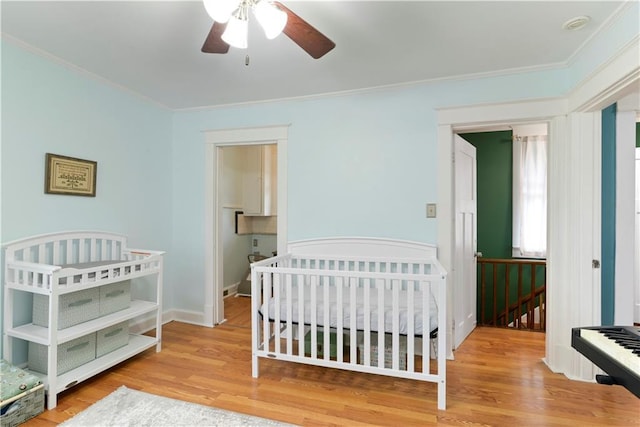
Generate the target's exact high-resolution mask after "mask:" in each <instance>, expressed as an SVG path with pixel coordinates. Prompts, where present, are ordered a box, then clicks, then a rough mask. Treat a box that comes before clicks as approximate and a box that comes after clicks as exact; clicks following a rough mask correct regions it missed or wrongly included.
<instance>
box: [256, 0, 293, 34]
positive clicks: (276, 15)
mask: <svg viewBox="0 0 640 427" xmlns="http://www.w3.org/2000/svg"><path fill="white" fill-rule="evenodd" d="M253 13H254V15H255V16H256V19H257V20H258V22H259V23H260V25H261V26H262V29H263V30H264V34H265V35H266V37H267V38H268V39H273V38H276V37H277V36H278V35H279V34H280V33H282V30H284V27H285V26H286V25H287V14H286V13H285V12H283V11H282V10H280V8H278V7H277V6H276V5H275V4H273V3H271V2H270V1H268V0H258V2H257V3H255V4H254V5H253Z"/></svg>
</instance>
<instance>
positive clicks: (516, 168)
mask: <svg viewBox="0 0 640 427" xmlns="http://www.w3.org/2000/svg"><path fill="white" fill-rule="evenodd" d="M513 256H514V257H522V258H545V257H546V256H547V136H546V135H538V136H524V137H519V136H515V137H514V145H513Z"/></svg>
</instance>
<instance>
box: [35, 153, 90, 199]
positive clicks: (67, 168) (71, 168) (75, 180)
mask: <svg viewBox="0 0 640 427" xmlns="http://www.w3.org/2000/svg"><path fill="white" fill-rule="evenodd" d="M97 169H98V163H97V162H94V161H92V160H84V159H76V158H75V157H67V156H61V155H59V154H51V153H47V156H46V161H45V175H44V176H45V178H44V179H45V183H44V192H45V193H47V194H66V195H70V196H86V197H95V196H96V176H97Z"/></svg>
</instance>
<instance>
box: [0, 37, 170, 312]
mask: <svg viewBox="0 0 640 427" xmlns="http://www.w3.org/2000/svg"><path fill="white" fill-rule="evenodd" d="M1 47H2V145H1V150H2V156H1V159H2V168H1V172H2V175H1V178H2V180H1V191H2V193H1V194H2V205H1V209H2V214H1V221H2V224H1V230H2V234H1V235H0V241H1V242H2V243H6V242H9V241H11V240H15V239H18V238H23V237H28V236H32V235H36V234H41V233H51V232H56V231H65V230H81V229H91V230H104V231H112V232H116V233H121V234H124V235H127V236H128V237H129V244H130V246H132V247H138V248H146V249H157V250H167V251H168V255H167V264H168V265H170V263H171V235H170V233H171V223H172V218H171V213H172V211H171V203H172V196H171V191H172V185H171V182H172V181H171V150H172V145H171V136H172V135H171V114H172V113H171V111H168V110H166V109H163V108H160V107H157V106H155V105H153V104H150V103H149V102H147V101H142V100H141V99H139V98H137V97H134V96H132V95H131V94H127V93H124V92H122V91H121V90H120V89H115V88H113V87H112V86H110V85H108V84H105V83H104V82H100V81H97V80H94V79H92V78H88V77H86V76H84V75H81V74H79V73H78V72H75V71H71V70H69V69H67V68H65V67H64V66H62V65H59V64H57V63H53V62H51V61H48V60H45V59H43V58H41V57H39V56H36V55H33V54H31V53H29V52H27V51H25V50H23V49H20V48H17V47H16V46H14V45H12V44H10V43H8V42H6V41H3V42H2V46H1ZM45 153H55V154H61V155H66V156H71V157H78V158H83V159H89V160H95V161H97V163H98V167H97V181H96V182H97V191H96V193H97V194H96V197H74V196H62V195H51V194H45V193H44V166H45ZM0 274H1V273H0ZM164 301H165V304H166V305H169V306H170V305H171V302H172V293H171V289H170V286H169V289H168V290H167V291H166V292H165V300H164ZM16 311H17V315H18V316H21V315H25V316H26V315H30V312H31V309H30V307H29V306H28V305H27V304H26V303H25V304H23V305H22V306H18V307H16Z"/></svg>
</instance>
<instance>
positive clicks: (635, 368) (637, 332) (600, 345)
mask: <svg viewBox="0 0 640 427" xmlns="http://www.w3.org/2000/svg"><path fill="white" fill-rule="evenodd" d="M571 347H573V348H575V349H576V350H578V351H579V352H580V353H582V355H584V356H585V357H586V358H587V359H589V360H590V361H591V362H593V363H594V364H595V365H597V366H598V367H599V368H600V369H602V370H603V371H604V372H606V373H607V375H604V376H603V375H596V381H597V382H598V383H600V384H619V385H622V386H624V387H625V388H626V389H627V390H629V391H631V392H632V393H633V394H635V395H636V396H637V397H639V398H640V328H638V327H633V326H594V327H587V328H573V329H572V331H571Z"/></svg>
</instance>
